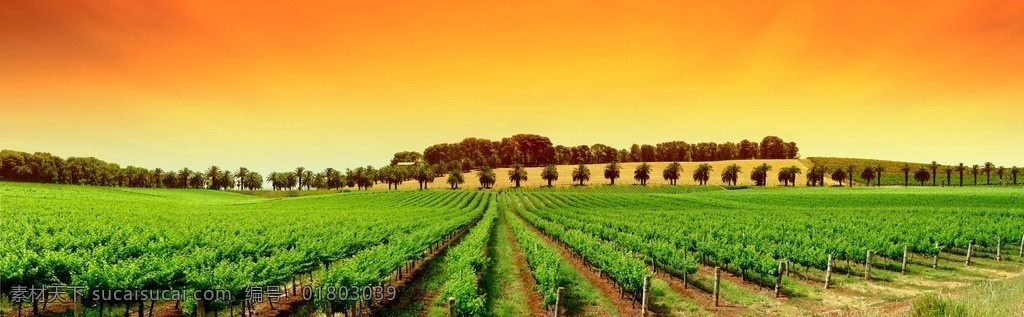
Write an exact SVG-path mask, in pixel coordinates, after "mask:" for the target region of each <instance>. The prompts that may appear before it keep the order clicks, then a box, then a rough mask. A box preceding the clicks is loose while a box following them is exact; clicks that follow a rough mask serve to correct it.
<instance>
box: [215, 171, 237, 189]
mask: <svg viewBox="0 0 1024 317" xmlns="http://www.w3.org/2000/svg"><path fill="white" fill-rule="evenodd" d="M217 187H219V188H221V189H228V188H232V189H233V188H235V175H234V174H232V173H231V171H228V170H224V171H221V172H220V177H219V179H218V180H217Z"/></svg>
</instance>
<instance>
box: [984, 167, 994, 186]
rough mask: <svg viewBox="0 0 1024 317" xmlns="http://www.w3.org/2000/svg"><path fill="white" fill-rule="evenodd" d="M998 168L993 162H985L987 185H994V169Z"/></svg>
mask: <svg viewBox="0 0 1024 317" xmlns="http://www.w3.org/2000/svg"><path fill="white" fill-rule="evenodd" d="M995 168H996V165H995V164H992V162H985V168H984V169H983V170H984V171H985V185H992V170H993V169H995Z"/></svg>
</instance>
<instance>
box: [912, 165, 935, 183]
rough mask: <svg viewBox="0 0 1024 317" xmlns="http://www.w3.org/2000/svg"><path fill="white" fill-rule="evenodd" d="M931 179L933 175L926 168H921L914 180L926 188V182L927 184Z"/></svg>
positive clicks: (915, 174)
mask: <svg viewBox="0 0 1024 317" xmlns="http://www.w3.org/2000/svg"><path fill="white" fill-rule="evenodd" d="M929 178H932V175H931V174H929V173H928V170H927V169H925V168H924V166H921V168H920V169H918V170H917V173H914V180H916V181H918V182H920V183H921V186H924V182H927V181H928V179H929Z"/></svg>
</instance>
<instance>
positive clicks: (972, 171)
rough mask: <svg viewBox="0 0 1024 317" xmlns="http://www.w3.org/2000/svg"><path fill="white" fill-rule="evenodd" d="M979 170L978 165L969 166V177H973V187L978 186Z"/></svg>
mask: <svg viewBox="0 0 1024 317" xmlns="http://www.w3.org/2000/svg"><path fill="white" fill-rule="evenodd" d="M979 168H981V167H980V166H978V164H974V166H971V175H974V186H978V169H979Z"/></svg>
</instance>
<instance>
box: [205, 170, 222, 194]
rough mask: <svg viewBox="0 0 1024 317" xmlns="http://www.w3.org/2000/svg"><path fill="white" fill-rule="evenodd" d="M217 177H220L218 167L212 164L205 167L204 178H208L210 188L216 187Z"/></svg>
mask: <svg viewBox="0 0 1024 317" xmlns="http://www.w3.org/2000/svg"><path fill="white" fill-rule="evenodd" d="M218 177H220V167H217V165H213V166H210V168H208V169H206V179H209V180H210V189H217V178H218Z"/></svg>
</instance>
